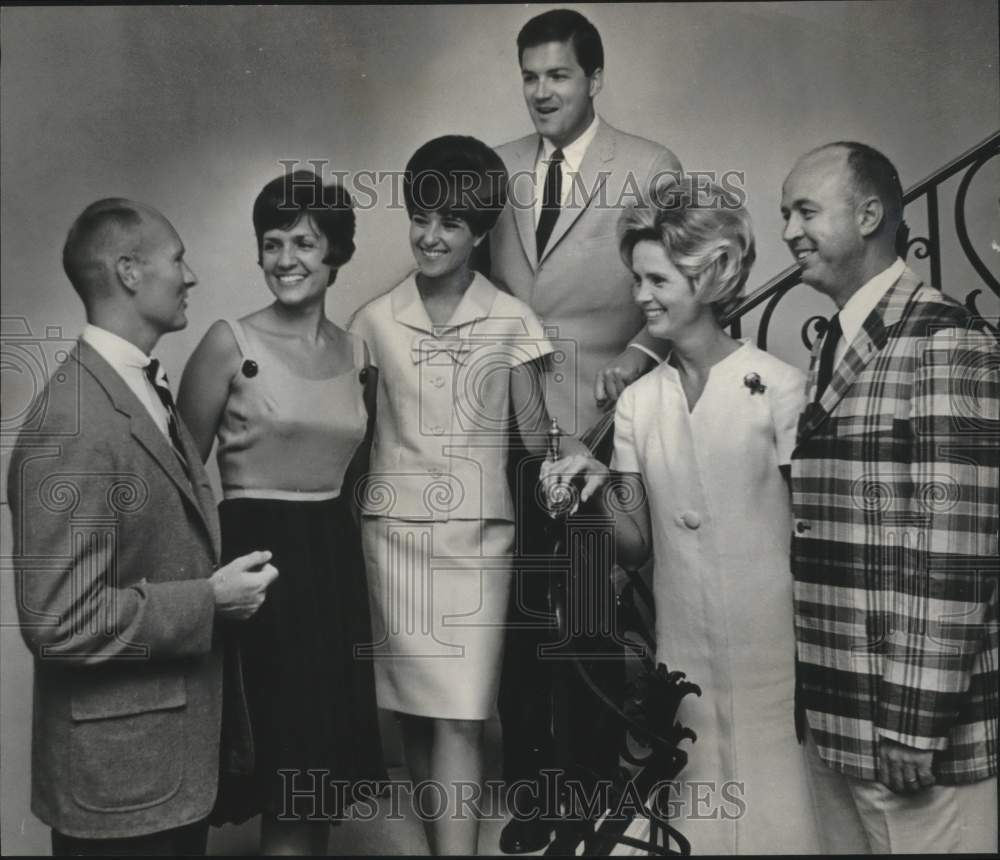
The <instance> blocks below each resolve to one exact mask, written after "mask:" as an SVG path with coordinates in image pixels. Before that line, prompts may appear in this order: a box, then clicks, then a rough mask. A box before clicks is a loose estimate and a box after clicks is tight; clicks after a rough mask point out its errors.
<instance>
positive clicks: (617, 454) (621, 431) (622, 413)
mask: <svg viewBox="0 0 1000 860" xmlns="http://www.w3.org/2000/svg"><path fill="white" fill-rule="evenodd" d="M633 392H634V388H626V389H625V392H624V393H623V394H622V396H621V397H620V398H619V399H618V405H617V406H615V451H614V454H613V455H612V457H611V468H612V470H613V471H616V472H641V471H642V469H641V468H640V466H639V452H638V451H637V450H636V445H635V432H634V424H633V421H632V414H633V408H634V405H635V404H634V402H633V401H634V400H635V398H634V397H633V396H632V395H633Z"/></svg>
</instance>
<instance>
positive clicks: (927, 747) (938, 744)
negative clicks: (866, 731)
mask: <svg viewBox="0 0 1000 860" xmlns="http://www.w3.org/2000/svg"><path fill="white" fill-rule="evenodd" d="M878 734H879V737H882V738H885V739H886V740H888V741H895V742H896V743H898V744H903V745H904V746H908V747H912V748H913V749H918V750H922V751H924V752H931V751H934V752H938V751H939V750H943V749H947V748H948V738H922V737H917V736H915V735H905V734H903V733H902V732H894V731H892V730H891V729H879V730H878Z"/></svg>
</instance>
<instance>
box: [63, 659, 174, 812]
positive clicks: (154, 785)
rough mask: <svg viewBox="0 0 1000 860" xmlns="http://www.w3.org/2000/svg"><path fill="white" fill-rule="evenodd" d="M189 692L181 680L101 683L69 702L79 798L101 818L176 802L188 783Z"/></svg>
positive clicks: (109, 680) (109, 679)
mask: <svg viewBox="0 0 1000 860" xmlns="http://www.w3.org/2000/svg"><path fill="white" fill-rule="evenodd" d="M186 708H187V692H186V689H185V686H184V679H183V678H182V677H180V676H176V675H152V676H150V677H142V678H137V677H130V678H118V679H117V682H116V679H114V678H113V677H105V678H97V679H94V683H81V684H80V686H79V687H78V688H77V689H76V690H74V692H73V696H72V699H71V702H70V714H71V716H72V721H73V723H72V729H71V735H72V737H71V744H70V746H71V751H70V755H71V758H70V772H71V783H72V793H73V797H74V799H75V800H76V802H77V803H78V804H80V806H82V807H83V808H85V809H89V810H92V811H95V812H128V811H131V810H138V809H145V808H148V807H151V806H156V805H158V804H161V803H164V802H165V801H167V800H169V799H170V798H171V797H172V796H173V795H175V794H176V793H177V791H178V790H179V789H180V787H181V783H182V782H183V779H184V762H185V759H186V755H185V754H184V733H185V725H186V722H187V721H186V713H185V712H186Z"/></svg>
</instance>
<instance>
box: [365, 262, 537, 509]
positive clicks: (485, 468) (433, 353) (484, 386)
mask: <svg viewBox="0 0 1000 860" xmlns="http://www.w3.org/2000/svg"><path fill="white" fill-rule="evenodd" d="M350 328H351V331H352V332H353V333H355V334H357V335H359V336H361V337H362V338H363V339H364V340H365V342H366V343H367V344H368V349H369V351H370V353H371V358H372V364H374V365H375V366H376V367H378V370H379V382H378V400H377V413H376V416H377V418H376V423H375V438H374V442H373V447H372V459H371V469H370V473H369V479H368V480H367V482H366V483H365V486H364V489H363V491H362V499H361V504H362V510H363V512H364V513H365V514H366V515H367V516H391V517H396V518H399V519H407V520H419V521H432V522H445V521H448V520H453V519H460V520H481V519H500V520H510V521H513V520H514V506H513V503H512V500H511V496H510V490H509V488H508V484H507V474H506V467H507V449H508V438H509V429H508V428H509V425H510V421H511V399H510V376H511V373H513V372H516V369H517V368H518V367H519V366H520V365H523V364H527V363H529V362H531V361H536V360H538V359H540V358H542V357H544V356H546V355H548V354H550V353H551V352H552V345H551V344H550V343H549V340H548V338H547V337H546V334H545V332H544V330H543V329H542V325H541V323H540V322H539V321H538V318H537V317H536V316H535V315H534V313H533V312H532V311H531V309H530V308H529V307H528V306H527V305H526V304H524V303H523V302H521V301H520V300H518V299H516V298H514V297H513V296H511V295H509V294H507V293H504V292H501V291H500V290H498V289H497V288H496V287H494V286H493V284H491V283H490V282H489V280H487V279H486V278H485V277H483V276H482V275H481V274H478V273H477V274H476V275H475V277H474V279H473V281H472V284H471V285H470V286H469V289H468V290H467V291H466V293H465V295H464V296H463V297H462V300H461V302H460V303H459V305H458V307H457V308H456V309H455V312H454V314H452V317H451V319H450V320H449V321H448V323H446V324H445V325H443V326H435V325H434V324H433V323H431V320H430V318H429V317H428V315H427V311H426V309H425V308H424V304H423V301H422V300H421V298H420V293H419V292H418V290H417V284H416V280H415V277H414V276H413V275H411V276H410V277H408V278H407V279H406V280H405V281H403V282H402V283H401V284H399V285H398V286H397V287H395V288H394V289H393V290H391V291H390V292H388V293H386V294H385V295H382V296H380V297H378V298H377V299H374V300H373V301H371V302H369V303H368V304H367V305H365V306H364V307H363V308H361V309H360V310H359V311H358V312H357V314H356V315H355V317H354V319H353V320H352V322H351V326H350Z"/></svg>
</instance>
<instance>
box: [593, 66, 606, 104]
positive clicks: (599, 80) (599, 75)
mask: <svg viewBox="0 0 1000 860" xmlns="http://www.w3.org/2000/svg"><path fill="white" fill-rule="evenodd" d="M603 86H604V69H594V74H592V75H591V76H590V97H591V98H593V97H594V96H596V95H597V94H598V93H599V92H600V91H601V88H602V87H603Z"/></svg>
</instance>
